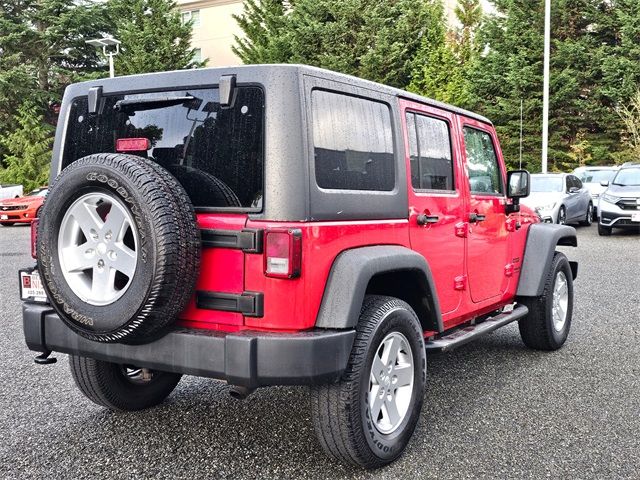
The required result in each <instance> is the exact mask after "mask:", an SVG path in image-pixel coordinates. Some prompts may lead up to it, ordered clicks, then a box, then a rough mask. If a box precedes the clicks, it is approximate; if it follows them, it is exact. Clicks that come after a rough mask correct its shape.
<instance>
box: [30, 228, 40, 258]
mask: <svg viewBox="0 0 640 480" xmlns="http://www.w3.org/2000/svg"><path fill="white" fill-rule="evenodd" d="M38 222H39V220H38V219H37V218H34V219H33V220H31V256H32V257H33V258H36V251H37V249H36V242H37V241H38Z"/></svg>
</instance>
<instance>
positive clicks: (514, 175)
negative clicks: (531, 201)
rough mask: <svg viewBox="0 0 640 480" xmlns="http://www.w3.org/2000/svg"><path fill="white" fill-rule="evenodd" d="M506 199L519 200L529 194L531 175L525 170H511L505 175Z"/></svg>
mask: <svg viewBox="0 0 640 480" xmlns="http://www.w3.org/2000/svg"><path fill="white" fill-rule="evenodd" d="M507 185H508V190H507V197H508V198H513V199H514V200H515V199H520V198H523V197H528V196H529V193H530V192H531V175H529V172H527V171H526V170H513V171H511V172H509V173H507Z"/></svg>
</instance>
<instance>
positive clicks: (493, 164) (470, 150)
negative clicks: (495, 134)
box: [464, 127, 504, 195]
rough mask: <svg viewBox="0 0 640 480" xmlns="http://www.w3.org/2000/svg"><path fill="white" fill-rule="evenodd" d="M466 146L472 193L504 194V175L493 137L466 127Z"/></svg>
mask: <svg viewBox="0 0 640 480" xmlns="http://www.w3.org/2000/svg"><path fill="white" fill-rule="evenodd" d="M464 145H465V149H466V152H467V168H468V170H469V186H470V188H471V193H479V194H489V195H492V194H493V195H495V194H502V193H503V192H504V186H503V185H502V173H501V172H500V165H499V163H498V157H497V156H496V151H495V149H494V147H493V141H492V140H491V135H489V134H488V133H487V132H483V131H482V130H477V129H475V128H471V127H464Z"/></svg>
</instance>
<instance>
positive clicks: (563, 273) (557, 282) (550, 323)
mask: <svg viewBox="0 0 640 480" xmlns="http://www.w3.org/2000/svg"><path fill="white" fill-rule="evenodd" d="M563 281H564V282H565V286H566V290H565V291H566V305H565V307H564V321H563V322H560V321H559V320H558V321H556V318H554V302H556V301H557V300H558V299H559V298H562V297H564V295H563V291H562V282H563ZM556 289H560V290H559V292H558V293H559V295H558V296H556V295H555V294H554V292H556ZM519 300H520V302H521V303H522V304H524V305H526V306H527V308H528V309H529V314H528V315H527V316H526V317H524V318H523V319H521V320H520V321H519V322H518V326H519V328H520V336H521V337H522V341H523V342H524V344H525V345H526V346H527V347H529V348H533V349H536V350H557V349H559V348H560V347H562V345H563V344H564V342H565V341H566V340H567V336H568V335H569V330H570V329H571V318H572V315H573V275H572V273H571V267H570V265H569V261H568V260H567V257H566V256H565V255H564V254H562V253H560V252H556V253H555V255H554V256H553V261H552V263H551V268H550V269H549V273H548V275H547V278H546V280H545V284H544V290H543V293H542V295H541V296H539V297H523V298H520V299H519ZM559 305H560V306H562V303H560V304H559ZM558 311H560V310H558Z"/></svg>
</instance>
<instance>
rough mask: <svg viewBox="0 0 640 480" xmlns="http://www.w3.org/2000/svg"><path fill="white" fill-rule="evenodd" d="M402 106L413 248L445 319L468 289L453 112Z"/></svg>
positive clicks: (459, 175)
mask: <svg viewBox="0 0 640 480" xmlns="http://www.w3.org/2000/svg"><path fill="white" fill-rule="evenodd" d="M402 107H403V108H402V112H403V115H404V119H405V122H404V123H405V143H406V151H407V152H408V158H407V172H410V173H411V175H407V177H408V178H407V183H408V191H409V225H410V227H409V235H410V240H411V248H412V249H413V250H415V251H417V252H418V253H420V254H421V255H423V256H424V257H425V259H426V260H427V263H428V264H429V266H430V268H431V272H432V274H433V277H434V281H435V284H436V290H437V293H438V298H439V301H440V310H441V312H442V314H443V315H444V316H445V319H444V320H445V321H446V320H447V318H446V317H447V316H449V317H450V316H452V314H453V313H454V312H455V311H456V310H457V309H458V307H459V305H460V302H461V300H462V291H463V289H464V245H465V238H464V234H463V233H462V231H459V234H460V235H459V236H456V226H457V225H459V223H460V222H461V221H462V217H463V214H464V208H465V205H464V196H463V194H462V192H461V188H460V183H461V181H460V180H461V176H462V175H461V174H460V167H461V164H460V161H459V155H458V152H457V149H456V148H454V145H453V143H452V141H451V139H452V137H454V135H453V134H452V131H455V130H454V129H455V117H454V115H453V114H451V113H449V112H443V111H440V110H438V109H435V108H432V107H427V106H425V105H421V104H417V103H412V102H404V101H403V102H402ZM454 138H455V137H454ZM447 314H449V315H447Z"/></svg>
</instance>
